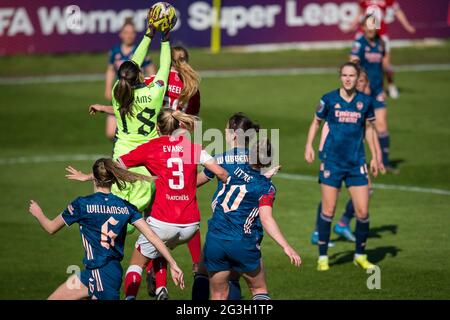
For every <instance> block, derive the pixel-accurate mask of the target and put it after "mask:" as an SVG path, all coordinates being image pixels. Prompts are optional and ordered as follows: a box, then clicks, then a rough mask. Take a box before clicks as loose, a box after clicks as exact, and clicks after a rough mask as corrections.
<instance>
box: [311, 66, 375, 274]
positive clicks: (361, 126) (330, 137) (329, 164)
mask: <svg viewBox="0 0 450 320" xmlns="http://www.w3.org/2000/svg"><path fill="white" fill-rule="evenodd" d="M358 76H359V67H358V65H356V64H355V63H352V62H347V63H345V64H344V65H343V66H342V67H341V68H340V79H341V83H342V85H341V87H340V88H339V89H337V90H334V91H331V92H329V93H327V94H325V95H324V96H323V97H322V99H321V100H320V104H319V105H318V108H317V111H316V115H315V117H314V119H313V121H312V123H311V126H310V128H309V132H308V138H307V141H306V146H305V160H306V161H307V162H308V163H313V162H314V158H315V155H314V148H313V141H314V138H315V136H316V134H317V132H318V130H319V128H320V124H321V122H322V121H325V124H324V126H323V129H322V131H323V132H324V134H323V135H322V138H321V141H320V146H319V158H320V160H321V165H320V172H319V183H320V185H321V192H322V212H321V214H320V219H319V223H318V231H319V242H318V244H319V259H318V266H317V269H318V270H319V271H325V270H328V269H329V264H328V255H327V251H328V242H329V240H330V230H331V221H332V219H333V216H334V213H335V208H336V202H337V198H338V195H339V190H340V188H341V185H342V182H343V181H345V184H346V186H347V189H348V191H349V193H350V196H351V199H352V202H353V205H354V209H355V214H356V218H357V222H356V231H355V237H356V253H355V258H354V262H355V264H357V265H359V266H361V267H362V268H364V269H369V268H372V267H373V264H372V263H370V262H369V261H368V259H367V255H365V254H364V250H365V246H366V241H367V235H368V232H369V186H368V183H369V182H368V171H367V165H366V157H365V150H364V144H363V140H364V136H365V138H366V140H367V142H368V145H369V148H370V152H371V154H372V159H371V161H370V170H371V173H372V174H373V175H374V176H376V175H377V174H378V160H377V159H378V158H377V153H376V147H375V135H374V130H376V129H375V127H374V125H373V121H375V112H374V102H373V99H372V98H371V97H370V96H368V95H366V94H364V93H362V92H359V91H357V90H356V84H357V80H358Z"/></svg>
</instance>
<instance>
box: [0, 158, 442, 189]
mask: <svg viewBox="0 0 450 320" xmlns="http://www.w3.org/2000/svg"><path fill="white" fill-rule="evenodd" d="M105 157H106V158H107V157H109V156H107V155H101V154H76V155H55V156H31V157H17V158H0V165H16V164H29V163H51V162H71V161H94V160H97V159H99V158H105ZM275 178H281V179H286V180H296V181H308V182H317V177H316V176H308V175H302V174H292V173H283V172H280V173H278V174H277V175H276V176H275ZM373 187H374V188H375V189H383V190H398V191H407V192H418V193H430V194H439V195H444V196H450V190H445V189H436V188H423V187H417V186H403V185H392V184H381V183H375V184H373Z"/></svg>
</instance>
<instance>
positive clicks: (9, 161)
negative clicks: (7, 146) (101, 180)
mask: <svg viewBox="0 0 450 320" xmlns="http://www.w3.org/2000/svg"><path fill="white" fill-rule="evenodd" d="M108 157H110V156H107V155H101V154H76V155H56V156H31V157H18V158H0V165H14V164H28V163H48V162H66V161H94V160H97V159H99V158H108Z"/></svg>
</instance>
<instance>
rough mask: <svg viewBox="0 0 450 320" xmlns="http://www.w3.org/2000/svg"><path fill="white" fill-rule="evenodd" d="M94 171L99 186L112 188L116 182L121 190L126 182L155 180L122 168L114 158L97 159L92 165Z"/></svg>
mask: <svg viewBox="0 0 450 320" xmlns="http://www.w3.org/2000/svg"><path fill="white" fill-rule="evenodd" d="M92 173H93V174H94V178H95V184H96V185H97V186H98V187H106V188H110V187H111V186H112V185H113V184H114V183H115V184H117V187H118V188H119V189H120V190H123V189H124V188H125V183H126V182H130V183H133V182H136V181H138V180H145V181H153V180H154V178H152V177H149V176H144V175H142V174H138V173H133V172H130V171H128V170H125V169H122V168H120V167H119V166H118V165H117V164H116V163H115V162H114V161H113V160H112V159H108V158H100V159H98V160H97V161H95V163H94V165H93V166H92Z"/></svg>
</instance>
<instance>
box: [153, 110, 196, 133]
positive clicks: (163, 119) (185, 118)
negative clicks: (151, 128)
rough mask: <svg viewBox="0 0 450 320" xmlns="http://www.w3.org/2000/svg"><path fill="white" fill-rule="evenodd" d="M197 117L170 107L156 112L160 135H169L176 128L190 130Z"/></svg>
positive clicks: (192, 128)
mask: <svg viewBox="0 0 450 320" xmlns="http://www.w3.org/2000/svg"><path fill="white" fill-rule="evenodd" d="M198 120H199V118H198V117H196V116H193V115H189V114H186V113H184V112H181V111H178V110H172V109H163V110H161V111H160V113H159V114H158V120H157V124H158V128H159V132H160V133H161V134H162V135H171V134H172V133H173V132H174V131H175V130H177V129H180V128H181V129H186V130H187V131H189V132H192V131H193V130H194V127H195V122H196V121H198Z"/></svg>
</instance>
